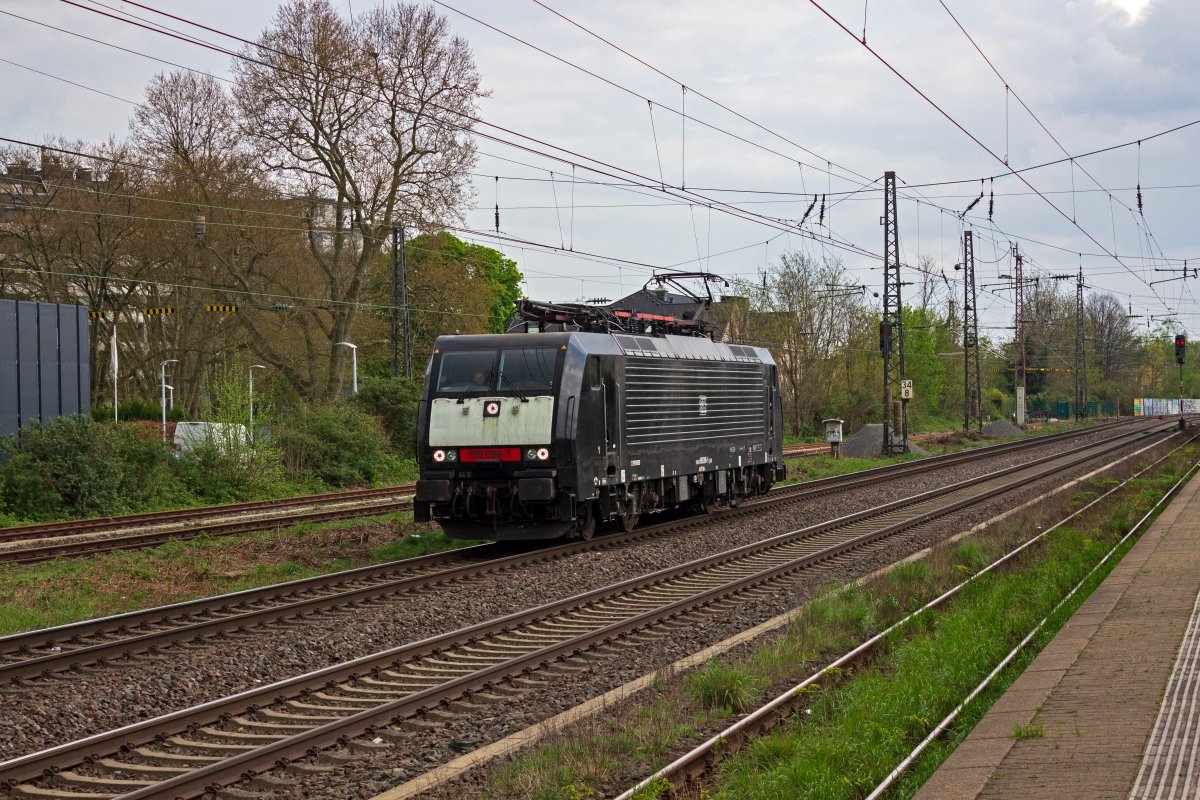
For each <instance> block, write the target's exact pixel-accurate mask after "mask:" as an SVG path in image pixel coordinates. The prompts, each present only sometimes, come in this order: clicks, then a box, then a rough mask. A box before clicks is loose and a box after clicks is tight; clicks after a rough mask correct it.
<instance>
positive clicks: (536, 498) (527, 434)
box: [414, 303, 784, 540]
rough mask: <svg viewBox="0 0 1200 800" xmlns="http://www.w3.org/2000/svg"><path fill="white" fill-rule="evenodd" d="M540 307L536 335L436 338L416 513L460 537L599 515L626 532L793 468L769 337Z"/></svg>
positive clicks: (502, 534) (572, 524) (573, 523)
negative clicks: (725, 336) (742, 337)
mask: <svg viewBox="0 0 1200 800" xmlns="http://www.w3.org/2000/svg"><path fill="white" fill-rule="evenodd" d="M534 308H536V312H537V313H536V315H537V318H538V323H537V325H536V327H537V329H538V331H539V332H537V333H526V332H519V333H506V334H494V335H479V336H443V337H441V338H439V339H438V340H437V344H436V346H435V348H434V352H433V356H432V358H431V359H430V361H429V365H428V367H427V370H426V376H425V391H424V396H423V399H422V401H421V407H420V411H419V416H418V428H417V441H418V451H419V452H418V459H419V461H420V467H421V479H420V480H419V481H418V482H417V488H416V496H415V500H414V515H415V517H416V519H417V520H418V521H423V522H427V521H430V520H433V521H436V522H438V523H439V524H440V525H441V526H442V528H443V529H444V530H445V531H446V534H447V535H449V536H452V537H455V538H464V539H468V538H469V539H502V540H505V539H549V538H557V537H563V536H567V537H571V536H577V537H582V538H585V539H586V538H590V537H591V535H592V533H593V532H594V531H595V529H596V526H597V524H598V523H603V522H606V521H610V520H611V521H616V522H618V523H619V524H620V526H621V527H622V528H624V529H626V530H629V529H632V528H633V526H634V525H636V524H637V521H638V518H639V517H640V516H641V515H642V514H645V513H649V512H655V511H661V510H664V509H667V508H671V507H675V506H680V505H685V504H686V505H691V506H693V507H695V508H696V509H698V510H701V511H703V510H707V509H710V508H713V507H715V506H718V505H721V504H725V503H729V504H736V503H737V502H738V501H739V500H740V499H742V498H745V497H749V496H753V495H757V494H762V493H764V492H765V491H767V489H769V488H770V486H771V485H772V484H773V483H774V482H775V481H777V480H780V479H782V478H783V476H784V464H783V419H782V410H781V405H780V398H779V391H778V380H777V377H776V368H775V362H774V360H773V359H772V358H771V354H770V353H769V352H768V351H767V350H765V349H762V348H758V347H750V346H747V345H739V344H724V343H721V342H714V341H712V340H711V339H709V338H707V337H705V336H701V335H695V333H697V332H698V326H697V325H695V324H691V323H683V322H681V321H678V320H673V319H669V318H667V317H663V316H654V317H653V318H650V317H651V316H652V315H639V314H636V313H630V312H624V313H622V312H617V313H616V314H611V313H607V314H606V313H599V312H597V310H596V309H594V308H593V307H589V306H547V305H540V304H529V303H526V304H525V306H524V308H523V309H522V310H523V311H524V312H525V313H526V314H533V313H534V312H533V311H532V310H531V309H534ZM523 327H524V328H525V329H528V328H530V327H533V326H531V325H529V324H526V325H524V326H523ZM632 330H636V331H637V333H632V332H630V331H632ZM668 331H677V332H678V333H671V332H668ZM689 333H690V334H693V335H687V334H689Z"/></svg>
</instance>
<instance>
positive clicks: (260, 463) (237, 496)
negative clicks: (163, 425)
mask: <svg viewBox="0 0 1200 800" xmlns="http://www.w3.org/2000/svg"><path fill="white" fill-rule="evenodd" d="M175 469H176V472H177V473H178V475H179V477H180V479H181V481H182V483H183V485H184V486H186V487H187V489H188V491H190V492H191V493H192V494H193V495H194V496H195V497H196V499H197V500H199V501H200V502H202V503H232V502H237V501H240V500H258V499H265V498H268V497H282V496H285V495H290V494H299V493H300V491H301V487H295V486H291V485H289V483H288V481H287V479H286V476H285V475H284V471H283V467H282V465H281V464H280V463H279V453H278V451H277V450H275V449H274V448H272V447H270V446H268V445H265V444H261V443H260V444H259V445H258V446H257V447H254V448H250V447H249V445H246V446H244V447H238V446H233V447H228V446H223V445H219V444H217V443H216V442H207V443H205V444H202V445H200V446H199V447H193V448H192V449H191V450H189V451H188V452H186V453H182V454H180V456H179V459H178V460H177V461H176V464H175Z"/></svg>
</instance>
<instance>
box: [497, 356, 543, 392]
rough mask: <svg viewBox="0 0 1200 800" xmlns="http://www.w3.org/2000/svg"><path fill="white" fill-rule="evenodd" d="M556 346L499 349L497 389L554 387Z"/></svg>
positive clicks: (531, 390)
mask: <svg viewBox="0 0 1200 800" xmlns="http://www.w3.org/2000/svg"><path fill="white" fill-rule="evenodd" d="M557 361H558V348H555V347H529V348H522V349H520V350H501V351H500V378H499V380H498V381H497V384H496V386H497V389H498V390H500V391H505V390H507V389H515V390H516V391H518V392H548V391H551V390H552V389H553V388H554V365H555V363H556V362H557Z"/></svg>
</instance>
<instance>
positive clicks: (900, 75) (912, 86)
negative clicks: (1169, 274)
mask: <svg viewBox="0 0 1200 800" xmlns="http://www.w3.org/2000/svg"><path fill="white" fill-rule="evenodd" d="M809 2H810V3H811V4H812V5H813V6H814V7H815V8H817V10H819V11H820V12H821V13H822V14H824V15H825V16H826V17H827V18H828V19H829V20H830V21H832V22H833V23H834V24H835V25H836V26H837V27H838V28H840V29H841V30H842V31H843V32H845V33H847V34H849V35H850V36H851V37H852V38H854V39H855V41H856V42H857V38H856V37H854V34H853V33H852V32H851V31H850V30H849V29H848V28H846V26H845V25H844V24H843V23H842V22H841V21H840V20H838V19H837V18H836V17H834V16H833V15H832V14H830V13H829V11H827V10H826V9H825V8H824V6H822V5H821V3H820V2H818V0H809ZM860 46H861V47H864V48H866V49H867V51H868V52H869V53H871V55H872V56H874V57H875V58H876V60H878V61H879V62H880V63H881V64H883V66H884V67H886V68H887V69H888V71H890V72H891V73H892V74H893V75H895V76H896V77H897V78H899V79H900V80H901V81H902V82H903V83H904V84H905V85H906V86H908V87H909V88H910V89H912V90H913V91H914V92H916V94H917V95H918V96H920V97H921V99H923V100H924V101H925V102H927V103H928V104H929V105H930V106H932V107H933V108H934V109H935V110H936V111H937V112H938V113H939V114H941V115H942V116H943V117H945V119H946V120H947V121H948V122H950V123H951V124H952V125H953V126H954V127H956V128H958V130H959V131H961V132H962V133H963V134H964V135H966V136H967V138H969V139H970V140H971V141H973V142H974V143H975V144H976V145H978V146H979V147H980V148H981V149H982V150H984V152H986V153H988V154H989V155H991V156H992V157H993V158H995V159H996V160H997V161H1000V162H1001V163H1005V160H1004V159H1003V158H1001V157H1000V156H999V155H998V154H996V152H995V151H993V150H992V149H991V148H990V147H988V146H987V145H986V144H984V143H983V142H982V141H981V140H980V139H979V137H977V136H976V135H975V134H973V133H971V131H969V130H968V129H967V128H966V127H965V126H964V125H963V124H962V123H960V122H959V121H958V120H957V119H955V118H954V117H953V116H952V115H951V114H950V113H949V112H947V111H946V110H945V109H943V108H942V107H941V106H940V105H939V104H938V103H937V102H936V101H934V100H933V98H931V97H929V95H927V94H926V93H925V92H924V91H922V90H921V89H920V88H919V87H918V86H917V85H916V84H915V83H913V82H912V81H911V80H909V78H908V77H907V76H905V75H904V74H903V73H902V72H900V70H898V69H897V68H896V67H894V66H893V65H892V64H891V63H890V62H889V61H888V60H887V59H885V58H884V57H883V56H882V55H880V54H879V53H878V52H877V51H875V50H874V49H873V48H872V47H871V46H870V45H865V44H861V43H860ZM1016 177H1017V178H1018V180H1020V181H1021V182H1022V183H1024V184H1025V185H1026V186H1028V187H1029V188H1030V189H1031V190H1033V191H1034V192H1036V193H1037V194H1038V196H1039V197H1041V198H1042V200H1043V202H1045V203H1046V204H1047V205H1049V206H1050V207H1051V208H1052V209H1054V211H1055V212H1057V213H1058V214H1059V215H1060V216H1062V217H1063V219H1065V220H1067V221H1068V222H1070V223H1071V224H1072V226H1074V227H1075V228H1076V229H1077V230H1079V231H1080V232H1081V233H1083V235H1084V236H1086V237H1087V238H1088V239H1090V240H1091V241H1092V242H1094V243H1095V244H1096V245H1097V246H1098V247H1100V249H1101V250H1104V251H1105V252H1106V253H1107V254H1108V255H1109V256H1110V257H1112V258H1114V259H1116V260H1117V262H1118V263H1121V261H1120V259H1119V258H1118V257H1117V256H1116V255H1115V250H1116V248H1115V247H1114V250H1113V251H1109V250H1108V249H1107V248H1106V247H1105V246H1104V245H1103V244H1101V243H1100V241H1099V240H1097V239H1096V238H1095V236H1093V235H1092V233H1091V232H1089V231H1088V230H1087V229H1085V228H1084V227H1083V226H1082V225H1080V224H1079V223H1078V222H1075V221H1073V220H1072V219H1071V217H1070V216H1069V215H1068V214H1067V213H1066V212H1064V211H1063V210H1062V209H1061V208H1059V207H1058V206H1057V205H1055V203H1054V202H1053V201H1052V200H1051V199H1050V198H1049V197H1047V196H1046V195H1044V194H1042V193H1041V192H1040V191H1038V189H1037V187H1035V186H1034V185H1033V184H1032V183H1030V182H1029V181H1028V180H1027V179H1026V178H1025V176H1024V175H1020V174H1018V175H1017V176H1016ZM1123 266H1125V267H1126V269H1127V270H1128V272H1129V274H1131V275H1133V276H1134V277H1135V278H1137V279H1138V280H1139V281H1141V282H1142V283H1145V284H1146V285H1147V286H1148V285H1149V284H1148V283H1147V282H1146V280H1145V278H1143V277H1142V276H1140V275H1138V274H1137V273H1136V272H1135V271H1134V270H1132V269H1129V267H1128V265H1124V264H1123ZM1160 302H1161V303H1162V305H1163V307H1164V308H1165V307H1166V301H1164V300H1162V299H1161V298H1160Z"/></svg>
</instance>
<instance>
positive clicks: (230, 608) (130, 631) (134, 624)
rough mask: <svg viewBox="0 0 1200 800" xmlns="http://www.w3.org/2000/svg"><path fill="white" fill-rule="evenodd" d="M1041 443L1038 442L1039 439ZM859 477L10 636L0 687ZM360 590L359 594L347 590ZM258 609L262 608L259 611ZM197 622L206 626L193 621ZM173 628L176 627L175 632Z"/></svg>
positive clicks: (937, 463)
mask: <svg viewBox="0 0 1200 800" xmlns="http://www.w3.org/2000/svg"><path fill="white" fill-rule="evenodd" d="M1077 435H1078V434H1077ZM1041 438H1043V439H1044V437H1041ZM1034 441H1035V440H1026V441H1025V442H1021V443H1005V444H1003V445H998V446H997V447H1000V448H1003V449H1002V450H1001V452H1007V450H1009V449H1011V445H1013V444H1024V445H1025V446H1026V447H1029V446H1032V445H1033V442H1034ZM1037 444H1039V445H1041V444H1046V442H1045V441H1044V440H1043V441H1038V442H1037ZM998 454H999V453H997V452H996V451H995V450H991V449H988V450H987V452H985V453H981V452H980V450H972V451H965V452H964V453H955V454H950V455H948V456H944V457H934V458H930V459H925V460H922V461H916V462H907V463H905V464H899V465H891V466H888V467H884V468H881V469H882V471H883V472H884V473H888V474H889V476H891V477H895V476H897V475H898V474H906V473H908V472H912V471H917V470H916V469H915V468H918V467H919V468H920V470H919V471H925V470H931V469H935V468H942V467H946V466H951V465H952V464H954V463H959V462H960V461H963V460H979V459H982V458H984V457H990V456H994V455H998ZM867 472H868V474H867V475H865V476H863V475H862V473H858V474H854V475H849V476H836V477H834V478H828V479H824V480H822V481H813V482H811V483H808V484H798V485H795V486H789V487H780V492H781V493H779V494H775V495H773V496H771V497H768V498H767V500H765V501H759V502H755V503H753V504H751V505H748V506H743V507H740V508H738V509H737V510H723V511H720V512H717V513H716V514H714V515H711V516H703V517H693V518H690V519H685V520H675V521H671V522H667V523H663V524H660V525H655V526H649V527H645V528H641V529H638V530H636V531H633V532H631V533H626V534H617V535H615V536H611V537H605V538H600V539H595V540H592V541H590V542H572V543H568V544H565V545H558V546H555V547H550V548H542V549H539V550H536V551H534V552H532V553H528V552H527V553H518V554H515V555H508V556H501V557H497V558H492V557H491V556H492V555H493V554H496V553H499V552H502V550H501V548H498V547H496V546H493V545H481V546H479V547H473V548H468V549H464V550H460V551H449V552H446V553H437V554H432V555H428V556H422V557H418V558H414V559H406V560H403V561H396V562H390V563H388V564H383V565H374V566H368V567H360V568H358V569H354V570H348V571H346V572H342V573H334V574H333V575H326V576H318V577H314V578H306V579H300V580H297V581H291V582H288V583H284V584H276V585H273V586H266V587H260V588H257V589H247V590H244V591H241V592H236V593H233V594H228V595H219V596H216V597H209V598H202V599H199V600H194V601H189V602H184V603H177V604H174V605H170V606H162V607H158V608H153V609H147V610H144V611H136V612H129V613H126V614H120V615H115V616H112V617H104V618H101V619H98V620H88V621H84V622H79V623H72V624H70V625H65V626H60V627H57V628H48V629H42V630H36V631H30V632H27V633H22V634H15V635H12V636H8V637H3V638H0V684H3V683H6V682H11V681H14V680H21V679H29V678H34V677H38V676H44V675H48V674H50V673H53V672H55V671H62V670H64V669H70V668H74V667H77V666H83V665H88V664H93V663H104V662H105V661H107V660H109V659H114V658H117V657H120V656H123V655H127V654H131V653H136V652H146V651H153V650H155V649H158V648H164V647H170V646H174V645H178V644H180V643H183V642H187V641H193V640H195V639H197V638H200V637H203V636H213V635H216V634H219V633H225V632H231V631H238V632H241V631H244V630H246V629H248V628H249V627H251V626H259V625H265V624H269V623H271V622H275V621H279V620H286V619H292V618H295V617H299V616H303V615H304V614H306V613H311V612H313V611H316V610H319V609H321V610H324V609H330V608H337V607H343V606H352V605H354V604H358V603H362V602H365V601H372V600H377V599H381V598H384V597H388V596H393V595H395V594H398V593H402V592H408V591H413V590H416V589H419V588H423V587H428V586H432V585H442V584H447V583H450V582H452V581H461V580H463V579H467V578H473V577H477V576H480V575H485V574H494V573H496V572H498V571H503V570H506V569H512V568H516V567H521V566H526V565H529V564H535V563H540V562H546V561H552V560H555V559H558V558H563V557H566V556H569V555H572V554H575V553H579V552H586V551H589V550H598V549H611V548H615V547H618V546H624V545H628V544H631V543H634V542H639V541H644V540H646V539H649V538H653V537H656V536H660V535H664V534H669V533H678V532H681V531H684V530H687V529H688V528H691V527H695V526H697V525H703V524H708V523H710V522H712V521H715V520H717V519H724V518H727V517H730V516H736V515H740V514H747V513H756V512H757V511H758V510H759V509H761V508H762V507H763V506H764V505H774V504H780V503H795V502H799V501H800V500H803V499H807V498H809V497H814V496H818V495H824V494H828V493H830V492H832V491H849V490H852V489H854V488H857V487H859V486H862V485H865V484H869V483H874V482H875V481H877V480H878V475H877V474H876V470H869V471H867ZM789 490H790V491H789ZM471 558H481V559H485V560H484V561H482V562H479V561H471V562H470V563H467V564H459V562H462V561H464V560H466V559H471ZM456 564H458V565H457V566H450V567H449V568H444V567H446V565H456ZM364 583H365V585H355V584H364ZM339 587H342V588H339ZM264 603H267V604H269V605H267V606H266V607H262V604H264ZM239 609H240V610H239ZM198 616H203V617H208V618H207V619H201V620H197V619H195V618H196V617H198ZM180 622H182V624H179V623H180ZM163 625H169V626H170V627H168V628H166V629H159V630H152V629H151V628H161V626H163ZM97 637H103V639H104V640H103V641H100V642H96V643H93V644H87V643H83V640H84V639H86V638H92V639H95V638H97ZM114 637H116V638H114ZM4 662H7V663H4Z"/></svg>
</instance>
